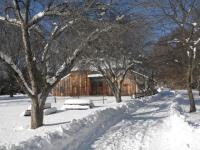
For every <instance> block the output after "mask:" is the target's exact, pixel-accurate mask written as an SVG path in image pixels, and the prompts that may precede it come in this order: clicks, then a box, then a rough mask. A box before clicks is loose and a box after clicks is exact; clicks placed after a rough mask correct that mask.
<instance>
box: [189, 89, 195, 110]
mask: <svg viewBox="0 0 200 150" xmlns="http://www.w3.org/2000/svg"><path fill="white" fill-rule="evenodd" d="M188 97H189V101H190V112H195V111H196V107H195V101H194V96H193V93H192V88H191V87H188Z"/></svg>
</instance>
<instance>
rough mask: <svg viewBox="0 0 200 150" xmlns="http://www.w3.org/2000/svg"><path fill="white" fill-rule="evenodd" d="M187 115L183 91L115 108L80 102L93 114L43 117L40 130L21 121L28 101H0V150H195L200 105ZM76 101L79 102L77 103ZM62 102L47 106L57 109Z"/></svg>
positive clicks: (63, 113)
mask: <svg viewBox="0 0 200 150" xmlns="http://www.w3.org/2000/svg"><path fill="white" fill-rule="evenodd" d="M195 95H196V96H195V98H196V103H197V112H196V113H192V114H189V113H187V112H188V109H189V108H188V99H187V95H186V91H184V90H182V91H177V92H170V91H163V92H160V93H159V94H157V95H155V96H150V97H145V98H141V99H134V100H131V99H130V97H123V98H124V100H125V102H123V103H121V104H115V103H114V98H113V97H106V99H107V100H105V104H103V103H102V97H83V98H84V99H90V100H93V102H94V104H95V106H97V107H96V108H94V109H89V110H71V111H59V113H56V114H52V115H49V116H45V120H44V123H45V126H44V127H41V128H39V129H36V130H31V129H29V123H30V117H22V116H20V113H21V112H22V111H23V110H25V109H26V108H27V107H28V105H29V103H30V100H29V99H28V98H27V97H25V96H22V95H19V96H18V97H17V98H15V99H10V98H8V99H7V100H5V98H6V97H5V96H4V97H0V122H1V124H0V149H13V150H15V149H17V150H21V149H22V150H23V149H24V150H36V149H38V150H39V149H41V150H92V149H95V150H177V149H180V150H200V143H199V141H200V127H199V126H200V111H199V110H200V100H198V99H199V97H198V96H197V95H198V94H197V93H195ZM81 98H82V97H81ZM64 99H67V98H57V103H54V99H53V97H49V99H48V101H49V102H52V104H53V106H56V107H57V108H61V106H62V105H63V103H64Z"/></svg>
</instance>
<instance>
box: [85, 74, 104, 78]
mask: <svg viewBox="0 0 200 150" xmlns="http://www.w3.org/2000/svg"><path fill="white" fill-rule="evenodd" d="M96 77H103V76H102V74H89V75H88V78H96Z"/></svg>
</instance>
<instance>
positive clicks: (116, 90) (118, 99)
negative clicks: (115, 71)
mask: <svg viewBox="0 0 200 150" xmlns="http://www.w3.org/2000/svg"><path fill="white" fill-rule="evenodd" d="M113 95H114V96H115V99H116V102H117V103H121V102H122V95H121V88H120V87H114V90H113Z"/></svg>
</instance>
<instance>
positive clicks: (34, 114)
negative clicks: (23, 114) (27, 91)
mask: <svg viewBox="0 0 200 150" xmlns="http://www.w3.org/2000/svg"><path fill="white" fill-rule="evenodd" d="M42 125H43V106H42V105H41V106H40V105H39V100H38V99H36V98H32V105H31V129H36V128H38V127H41V126H42Z"/></svg>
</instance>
